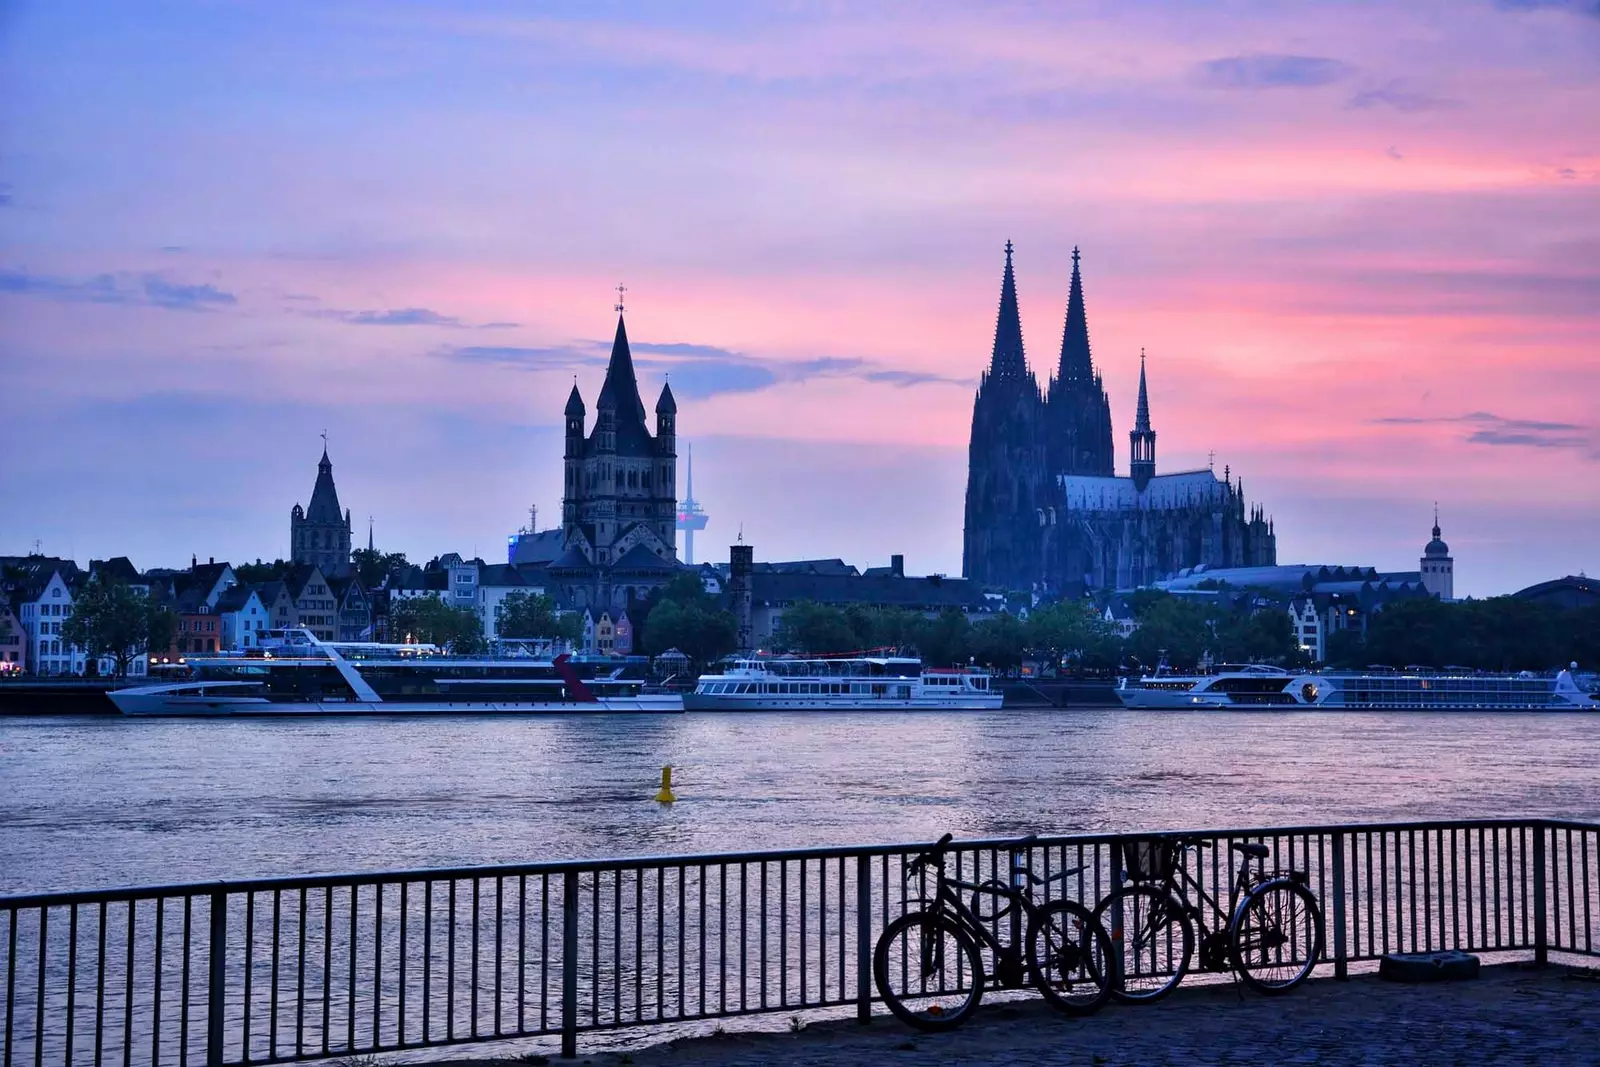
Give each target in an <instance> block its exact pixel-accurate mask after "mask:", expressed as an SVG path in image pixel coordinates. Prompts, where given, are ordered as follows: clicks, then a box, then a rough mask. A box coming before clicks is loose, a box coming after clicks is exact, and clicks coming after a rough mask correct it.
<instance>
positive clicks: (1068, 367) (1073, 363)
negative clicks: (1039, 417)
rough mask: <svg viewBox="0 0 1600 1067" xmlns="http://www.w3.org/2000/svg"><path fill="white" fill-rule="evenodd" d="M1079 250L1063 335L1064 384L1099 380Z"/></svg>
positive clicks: (1061, 368) (1061, 372)
mask: <svg viewBox="0 0 1600 1067" xmlns="http://www.w3.org/2000/svg"><path fill="white" fill-rule="evenodd" d="M1078 255H1079V253H1078V249H1077V247H1076V246H1074V247H1073V249H1072V288H1071V290H1070V291H1069V292H1068V293H1067V328H1066V330H1065V331H1064V332H1063V333H1062V335H1061V365H1060V366H1059V367H1058V368H1057V370H1056V377H1057V378H1058V379H1060V380H1061V381H1089V380H1092V379H1093V378H1094V376H1095V374H1094V360H1093V358H1092V357H1091V356H1090V355H1089V318H1088V315H1087V314H1086V313H1085V312H1084V308H1083V275H1082V274H1081V273H1080V272H1079V270H1078Z"/></svg>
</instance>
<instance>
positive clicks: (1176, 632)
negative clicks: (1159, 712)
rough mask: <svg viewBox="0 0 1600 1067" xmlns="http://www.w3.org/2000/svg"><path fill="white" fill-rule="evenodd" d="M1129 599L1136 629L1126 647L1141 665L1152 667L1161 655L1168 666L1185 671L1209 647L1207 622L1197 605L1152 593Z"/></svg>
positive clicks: (1145, 591)
mask: <svg viewBox="0 0 1600 1067" xmlns="http://www.w3.org/2000/svg"><path fill="white" fill-rule="evenodd" d="M1129 600H1130V603H1131V606H1132V607H1133V614H1134V617H1135V618H1136V619H1138V620H1139V628H1138V629H1137V630H1135V631H1134V632H1133V636H1132V637H1130V638H1128V640H1127V644H1126V647H1127V650H1128V653H1129V655H1131V656H1133V657H1134V658H1135V659H1136V660H1138V662H1139V664H1140V665H1141V666H1143V667H1145V668H1153V667H1155V666H1156V665H1157V664H1159V663H1160V661H1161V658H1162V657H1163V656H1165V657H1166V660H1167V662H1168V663H1169V664H1170V665H1171V666H1173V667H1179V668H1185V669H1187V668H1190V667H1193V666H1194V665H1195V664H1196V663H1197V662H1199V660H1200V657H1201V655H1202V654H1204V652H1205V651H1206V649H1207V648H1209V647H1210V646H1211V642H1212V637H1213V635H1212V632H1211V626H1210V622H1209V620H1208V619H1207V617H1206V611H1205V609H1204V608H1202V607H1201V606H1200V605H1198V604H1196V603H1193V602H1192V601H1189V600H1186V599H1184V598H1182V597H1175V596H1173V595H1172V594H1170V593H1163V592H1159V591H1155V590H1140V591H1139V592H1137V593H1134V594H1133V596H1132V597H1130V598H1129Z"/></svg>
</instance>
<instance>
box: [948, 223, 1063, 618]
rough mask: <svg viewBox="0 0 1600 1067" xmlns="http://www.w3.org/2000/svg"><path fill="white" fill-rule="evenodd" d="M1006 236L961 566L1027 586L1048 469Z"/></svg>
mask: <svg viewBox="0 0 1600 1067" xmlns="http://www.w3.org/2000/svg"><path fill="white" fill-rule="evenodd" d="M1011 255H1012V245H1011V242H1010V241H1007V242H1006V266H1005V273H1004V274H1003V275H1002V277H1001V280H1000V311H999V315H998V316H997V318H996V321H995V332H994V350H993V352H992V353H991V355H990V359H989V369H988V370H986V371H985V372H984V374H983V378H982V380H981V381H980V383H979V385H978V393H977V397H976V398H975V399H974V401H973V405H972V437H971V443H970V445H969V447H968V453H967V500H966V526H965V533H964V537H963V544H962V554H961V571H962V574H964V575H965V576H966V577H968V578H970V579H972V580H974V581H976V582H981V583H983V584H985V585H998V586H1005V587H1007V588H1011V589H1027V588H1029V587H1030V586H1031V585H1032V583H1033V582H1034V581H1035V580H1036V578H1037V576H1038V564H1039V559H1038V556H1039V544H1040V534H1039V531H1040V527H1041V524H1042V522H1043V511H1042V505H1043V502H1044V488H1045V485H1046V482H1047V480H1048V478H1049V475H1048V473H1047V471H1046V466H1047V465H1046V462H1045V444H1044V435H1043V433H1042V432H1041V427H1040V422H1041V418H1042V415H1043V407H1044V404H1043V399H1042V398H1041V397H1040V395H1039V384H1038V382H1037V381H1036V380H1035V379H1034V377H1033V372H1032V371H1031V370H1030V369H1029V368H1028V361H1027V357H1026V355H1025V354H1024V352H1023V347H1022V315H1021V312H1020V311H1019V309H1018V307H1017V280H1016V275H1015V273H1014V271H1013V269H1012V265H1011Z"/></svg>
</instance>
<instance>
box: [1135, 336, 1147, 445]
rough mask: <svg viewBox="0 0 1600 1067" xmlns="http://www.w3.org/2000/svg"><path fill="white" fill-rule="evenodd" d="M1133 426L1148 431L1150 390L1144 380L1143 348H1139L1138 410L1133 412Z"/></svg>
mask: <svg viewBox="0 0 1600 1067" xmlns="http://www.w3.org/2000/svg"><path fill="white" fill-rule="evenodd" d="M1133 428H1134V429H1135V430H1137V431H1139V432H1142V433H1149V432H1150V390H1149V389H1148V388H1147V387H1146V385H1145V381H1144V349H1142V348H1141V349H1139V410H1138V411H1137V412H1135V413H1134V420H1133Z"/></svg>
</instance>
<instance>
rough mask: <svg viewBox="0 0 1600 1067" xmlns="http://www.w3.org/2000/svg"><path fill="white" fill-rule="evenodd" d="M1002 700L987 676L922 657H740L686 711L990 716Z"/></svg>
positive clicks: (705, 677) (706, 677)
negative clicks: (931, 662) (934, 663)
mask: <svg viewBox="0 0 1600 1067" xmlns="http://www.w3.org/2000/svg"><path fill="white" fill-rule="evenodd" d="M1002 699H1003V697H1002V695H1001V693H1000V690H999V689H997V688H995V687H994V685H993V679H991V678H990V676H989V674H988V672H987V671H981V670H970V669H951V670H940V669H937V668H933V667H924V666H923V665H922V661H921V660H920V659H916V658H913V657H900V656H867V657H863V658H859V659H792V658H789V657H772V658H754V657H750V658H734V659H729V660H725V661H724V662H723V663H722V664H721V666H720V671H719V673H716V674H702V675H701V676H700V679H699V681H698V682H697V683H696V685H695V688H694V692H692V693H690V694H688V695H686V696H685V697H684V698H683V708H684V710H685V711H985V710H991V709H994V708H998V707H999V706H1000V703H1001V701H1002Z"/></svg>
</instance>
